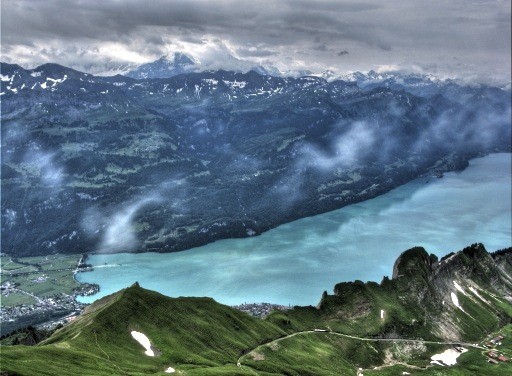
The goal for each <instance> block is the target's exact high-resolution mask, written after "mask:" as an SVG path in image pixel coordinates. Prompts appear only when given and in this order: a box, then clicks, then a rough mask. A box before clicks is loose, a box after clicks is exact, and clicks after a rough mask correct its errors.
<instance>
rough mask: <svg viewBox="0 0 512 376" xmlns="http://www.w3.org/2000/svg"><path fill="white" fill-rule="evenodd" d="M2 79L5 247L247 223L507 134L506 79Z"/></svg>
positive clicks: (325, 205) (218, 233)
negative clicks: (407, 85) (458, 82)
mask: <svg viewBox="0 0 512 376" xmlns="http://www.w3.org/2000/svg"><path fill="white" fill-rule="evenodd" d="M0 78H1V84H2V86H1V90H0V94H1V99H2V101H1V110H2V112H1V120H2V129H1V132H2V133H1V136H2V151H1V152H2V165H1V169H2V170H1V173H2V198H1V199H2V201H1V207H2V209H1V215H2V245H3V252H6V253H9V254H11V255H15V256H16V255H17V256H22V255H36V254H43V255H44V254H50V253H56V252H58V253H76V252H77V251H80V252H90V251H96V250H102V251H112V252H115V251H133V250H137V251H150V250H152V251H159V252H168V251H177V250H183V249H187V248H190V247H193V246H197V245H202V244H205V243H208V242H211V241H214V240H217V239H220V238H227V237H244V236H250V235H255V234H259V233H261V232H263V231H266V230H268V229H270V228H272V227H275V226H277V225H279V224H281V223H284V222H288V221H291V220H294V219H298V218H302V217H304V216H309V215H314V214H318V213H322V212H326V211H329V210H333V209H337V208H340V207H343V206H345V205H347V204H350V203H354V202H359V201H362V200H365V199H368V198H371V197H375V196H376V195H379V194H382V193H384V192H386V191H389V190H390V189H392V188H395V187H397V186H398V185H401V184H403V183H405V182H407V181H410V180H411V179H414V178H416V177H418V176H420V175H422V174H426V173H427V174H433V172H434V171H435V170H438V171H444V170H453V169H460V168H463V167H465V166H466V165H467V160H468V159H469V158H471V157H474V156H476V155H480V154H482V153H488V152H492V151H498V150H502V151H510V149H511V146H510V142H511V141H510V140H511V133H510V132H511V127H510V114H511V103H510V92H507V91H503V90H500V89H497V88H490V87H485V86H482V87H478V88H463V87H458V86H457V88H458V90H452V88H453V85H452V84H450V85H448V86H442V85H441V86H439V87H438V89H437V90H436V91H435V92H431V91H429V90H427V91H425V92H421V91H419V90H416V91H415V92H414V93H412V92H411V91H406V90H404V89H403V88H395V87H381V86H379V87H374V88H372V89H368V88H367V87H365V88H360V87H359V86H358V85H357V83H350V82H345V81H333V82H327V81H326V80H324V79H322V78H318V77H301V78H279V77H272V76H266V75H261V74H259V73H257V72H254V71H251V72H248V73H246V74H240V73H234V72H226V71H216V72H203V73H189V74H181V75H177V76H174V77H172V78H167V79H145V80H135V79H132V78H128V77H124V76H114V77H95V76H92V75H89V74H85V73H81V72H77V71H75V70H72V69H69V68H65V67H62V66H59V65H56V64H46V65H43V66H40V67H38V68H36V69H33V70H25V69H23V68H21V67H19V66H17V65H11V64H2V65H1V77H0ZM14 229H15V230H14Z"/></svg>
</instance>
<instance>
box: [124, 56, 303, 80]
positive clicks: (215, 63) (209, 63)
mask: <svg viewBox="0 0 512 376" xmlns="http://www.w3.org/2000/svg"><path fill="white" fill-rule="evenodd" d="M218 69H224V70H230V71H234V72H237V73H247V72H249V71H251V70H253V71H255V72H257V73H260V74H264V75H273V76H278V77H280V76H283V77H285V76H286V77H288V76H292V77H297V76H306V75H308V74H311V73H312V72H311V71H304V70H302V71H301V70H299V71H295V70H290V69H288V70H286V71H283V72H280V71H279V70H278V69H277V68H276V67H274V66H272V65H265V66H264V65H261V64H258V63H256V62H254V61H250V60H243V59H239V58H236V57H235V56H233V55H232V54H230V53H229V52H227V51H220V52H219V51H217V52H216V53H215V54H214V56H212V57H211V58H210V59H206V60H203V61H199V60H198V59H196V58H194V57H192V56H190V55H187V54H184V53H182V52H174V54H171V55H166V56H162V57H161V58H160V59H158V60H156V61H153V62H150V63H145V64H142V65H140V66H139V67H137V68H136V69H133V70H131V71H129V72H127V73H125V74H124V75H125V76H127V77H131V78H136V79H144V78H170V77H173V76H177V75H178V74H182V73H193V72H203V71H215V70H218Z"/></svg>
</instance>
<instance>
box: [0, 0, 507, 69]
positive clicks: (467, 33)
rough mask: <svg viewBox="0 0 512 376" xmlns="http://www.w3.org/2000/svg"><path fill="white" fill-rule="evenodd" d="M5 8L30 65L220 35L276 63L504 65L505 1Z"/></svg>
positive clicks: (62, 0) (9, 40) (123, 55)
mask: <svg viewBox="0 0 512 376" xmlns="http://www.w3.org/2000/svg"><path fill="white" fill-rule="evenodd" d="M1 7H2V20H1V21H2V26H1V27H2V55H3V58H4V59H7V60H9V61H17V62H21V63H25V64H26V65H33V64H36V63H40V62H44V61H51V60H54V61H60V62H65V63H67V64H70V65H73V64H74V63H76V64H78V63H79V61H78V56H79V54H80V52H84V54H85V55H87V56H86V59H87V60H89V62H90V63H92V62H93V61H97V60H102V59H103V60H104V61H108V62H115V61H123V62H134V63H140V62H141V61H149V60H151V59H153V58H155V57H159V56H161V55H162V54H165V53H166V52H168V50H169V49H170V48H172V49H179V48H183V49H190V50H192V51H188V52H191V53H192V54H193V53H194V52H195V48H200V47H201V46H204V45H208V43H209V42H211V40H212V39H214V38H218V39H221V40H223V41H224V42H225V43H227V45H228V46H229V48H230V49H231V51H232V52H233V53H235V54H238V56H239V57H254V58H269V57H272V59H274V60H275V61H277V62H281V63H284V62H285V61H286V57H287V56H290V55H296V54H295V53H292V52H293V51H303V52H306V54H302V55H300V56H303V57H304V56H306V57H307V56H309V60H308V59H306V58H302V57H300V56H299V57H300V59H302V60H301V61H302V63H303V64H304V65H313V64H317V65H323V66H327V67H336V66H337V65H339V64H341V65H340V66H339V68H340V69H362V68H364V67H371V66H373V65H378V64H381V65H390V64H402V65H403V64H409V65H413V64H416V65H417V62H422V63H425V64H432V63H437V64H440V65H441V66H444V67H445V68H448V66H449V64H450V61H452V60H453V57H459V58H460V59H461V61H463V62H464V63H465V64H466V66H465V69H467V70H469V71H471V70H473V71H478V70H480V71H484V69H483V67H485V68H486V69H487V70H488V69H489V68H492V69H494V70H501V71H503V72H509V71H510V57H509V54H510V4H509V2H508V1H503V0H494V1H476V0H453V1H450V2H447V1H445V0H433V1H428V2H424V1H420V0H411V1H407V2H404V1H398V0H390V1H386V2H382V1H377V0H368V1H356V0H339V1H337V0H323V1H306V0H281V1H277V0H269V1H264V2H253V1H234V0H216V1H213V0H187V1H185V0H173V1H171V0H152V1H140V0H124V1H114V0H113V1H94V0H89V1H85V0H44V1H43V0H41V1H38V0H3V1H2V3H1ZM194 46H196V47H194ZM247 46H250V47H247ZM252 46H255V48H253V47H252ZM43 49H44V50H45V51H43ZM94 49H96V51H94ZM345 49H346V50H350V51H351V54H350V56H347V57H344V58H343V63H339V62H338V60H337V57H338V56H337V55H339V54H338V53H336V51H344V50H345ZM308 52H309V54H308ZM130 53H131V55H130ZM73 54H76V56H77V57H76V58H75V60H73ZM292 57H293V56H292ZM83 58H85V57H84V56H82V59H83ZM300 59H299V60H300ZM443 59H444V60H443ZM493 62H494V63H493ZM343 64H351V65H343ZM507 76H508V73H507Z"/></svg>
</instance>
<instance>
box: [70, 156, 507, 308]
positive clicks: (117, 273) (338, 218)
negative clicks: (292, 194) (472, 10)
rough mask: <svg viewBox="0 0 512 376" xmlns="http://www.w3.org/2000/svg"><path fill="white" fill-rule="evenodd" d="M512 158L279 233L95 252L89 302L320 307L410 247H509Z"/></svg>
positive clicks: (388, 266)
mask: <svg viewBox="0 0 512 376" xmlns="http://www.w3.org/2000/svg"><path fill="white" fill-rule="evenodd" d="M510 181H511V154H510V153H499V154H492V155H489V156H486V157H483V158H476V159H473V160H471V161H470V164H469V167H468V168H466V169H465V170H464V171H462V172H449V173H446V174H444V177H443V178H441V179H438V178H435V177H429V178H425V177H423V178H420V179H416V180H414V181H412V182H410V183H408V184H405V185H403V186H401V187H398V188H397V189H395V190H393V191H391V192H388V193H386V194H384V195H382V196H379V197H377V198H375V199H372V200H367V201H364V202H361V203H358V204H354V205H350V206H347V207H345V208H342V209H339V210H335V211H332V212H329V213H325V214H321V215H318V216H314V217H309V218H303V219H301V220H298V221H294V222H291V223H287V224H285V225H282V226H279V227H277V228H275V229H272V230H270V231H268V232H266V233H264V234H262V235H260V236H258V237H252V238H245V239H226V240H221V241H217V242H215V243H211V244H208V245H206V246H203V247H198V248H194V249H191V250H188V251H185V252H179V253H168V254H161V253H143V254H133V253H120V254H94V255H91V256H90V258H89V260H88V262H89V263H90V264H92V265H93V267H94V270H93V271H92V272H89V273H80V274H78V275H77V280H78V281H80V282H87V283H97V284H99V285H100V293H99V294H96V295H92V296H88V297H79V298H78V299H79V301H80V302H82V303H90V302H92V301H94V300H96V299H98V298H101V297H102V296H105V295H108V294H110V293H113V292H115V291H117V290H119V289H121V288H124V287H127V286H130V285H132V284H133V283H134V282H136V281H139V282H140V283H141V284H143V285H144V286H146V287H147V288H150V289H153V290H156V291H160V292H162V293H163V294H165V295H169V296H211V297H213V298H214V299H216V300H217V301H219V302H221V303H224V304H228V305H239V304H242V303H243V302H270V303H274V304H280V305H285V306H287V305H315V304H316V303H317V302H318V299H319V298H320V296H321V294H322V291H324V290H329V291H330V290H331V289H332V286H334V284H335V283H338V282H342V281H350V280H356V279H359V280H364V281H376V282H380V280H381V279H382V277H383V276H385V275H388V276H389V275H391V272H392V266H393V262H394V260H395V259H396V257H398V255H399V254H400V253H401V252H403V251H404V250H406V249H408V248H411V247H413V246H422V247H424V248H425V249H427V251H428V252H431V253H435V254H437V255H438V256H443V255H446V254H448V253H450V252H452V251H457V250H459V249H461V248H463V247H464V246H466V245H467V244H471V243H476V242H481V243H483V244H484V245H485V246H486V247H487V249H488V250H489V251H493V250H497V249H500V248H505V247H509V246H510V244H512V239H511V238H512V235H511V232H512V230H511V228H512V225H511V222H512V220H511V216H512V213H511V212H512V210H511V206H512V203H511V184H510Z"/></svg>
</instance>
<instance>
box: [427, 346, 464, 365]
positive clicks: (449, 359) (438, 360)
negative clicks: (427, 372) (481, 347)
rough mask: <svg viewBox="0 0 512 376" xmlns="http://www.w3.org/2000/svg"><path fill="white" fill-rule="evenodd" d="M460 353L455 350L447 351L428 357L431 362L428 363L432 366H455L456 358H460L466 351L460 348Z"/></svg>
mask: <svg viewBox="0 0 512 376" xmlns="http://www.w3.org/2000/svg"><path fill="white" fill-rule="evenodd" d="M460 349H461V350H460V352H459V351H457V350H455V349H448V350H445V351H444V352H442V353H440V354H435V355H432V356H431V357H430V359H432V361H431V362H430V363H432V364H438V365H441V366H444V365H446V366H453V365H455V364H457V358H458V357H459V356H460V354H462V353H465V352H466V351H468V349H465V348H463V347H461V348H460Z"/></svg>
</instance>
